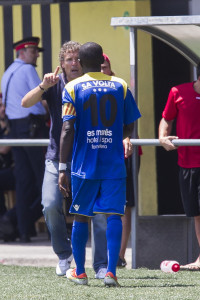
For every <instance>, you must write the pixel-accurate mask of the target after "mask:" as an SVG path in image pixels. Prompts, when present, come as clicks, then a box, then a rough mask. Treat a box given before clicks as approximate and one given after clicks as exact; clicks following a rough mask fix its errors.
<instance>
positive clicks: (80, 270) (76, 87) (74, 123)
mask: <svg viewBox="0 0 200 300" xmlns="http://www.w3.org/2000/svg"><path fill="white" fill-rule="evenodd" d="M79 58H80V64H81V66H82V68H83V73H84V75H83V76H81V77H79V78H77V79H75V80H73V81H71V82H70V83H68V84H67V85H66V86H65V88H64V90H63V127H62V132H61V139H60V163H59V172H60V174H59V188H60V190H61V192H62V193H63V195H64V196H67V195H68V193H69V183H68V178H67V176H66V173H65V171H66V161H67V160H68V156H69V155H70V153H71V150H72V147H73V155H72V169H71V174H72V198H73V201H72V205H71V207H70V213H72V214H74V215H75V221H74V224H73V229H72V248H73V255H74V259H75V263H76V269H74V270H71V269H70V270H68V271H67V274H66V275H67V278H68V279H69V280H71V281H73V282H75V283H77V284H87V283H88V278H87V275H86V273H85V248H86V243H87V240H88V217H92V216H94V215H95V214H98V213H101V214H106V215H107V232H106V236H107V249H108V268H107V274H106V276H105V278H104V283H105V285H107V286H118V285H119V284H118V281H117V277H116V265H117V261H118V257H119V251H120V245H121V235H122V222H121V216H122V215H123V214H124V209H125V200H126V169H125V164H124V150H123V143H122V140H123V138H126V137H128V136H130V135H131V133H132V131H133V126H134V121H135V120H137V119H138V118H139V117H140V116H141V115H140V112H139V110H138V108H137V105H136V103H135V101H134V99H133V96H132V94H131V92H130V91H129V90H128V88H127V84H126V82H125V81H124V80H123V79H121V78H118V77H114V76H108V75H105V74H103V73H101V64H102V63H103V61H104V57H103V50H102V47H101V46H100V45H98V44H96V43H93V42H89V43H85V44H84V45H82V46H81V47H80V50H79Z"/></svg>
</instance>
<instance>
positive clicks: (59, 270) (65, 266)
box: [56, 254, 73, 276]
mask: <svg viewBox="0 0 200 300" xmlns="http://www.w3.org/2000/svg"><path fill="white" fill-rule="evenodd" d="M72 259H73V255H72V254H71V255H70V256H69V257H68V258H67V259H59V262H58V264H57V267H56V274H57V275H58V276H64V275H65V274H66V272H67V270H69V268H70V264H71V262H72Z"/></svg>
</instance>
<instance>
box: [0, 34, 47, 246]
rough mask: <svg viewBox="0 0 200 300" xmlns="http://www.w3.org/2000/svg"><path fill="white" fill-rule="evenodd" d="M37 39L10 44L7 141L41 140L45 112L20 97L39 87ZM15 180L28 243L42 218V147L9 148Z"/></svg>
mask: <svg viewBox="0 0 200 300" xmlns="http://www.w3.org/2000/svg"><path fill="white" fill-rule="evenodd" d="M39 41H40V39H39V38H38V37H29V38H25V39H23V40H21V41H18V42H16V43H14V44H13V48H14V49H15V50H16V57H17V58H16V59H15V60H14V62H13V63H12V64H11V65H10V66H9V67H8V69H7V70H6V71H5V73H4V75H3V77H2V81H1V89H2V93H3V102H4V104H5V106H6V114H7V116H8V119H9V122H10V126H11V138H13V139H29V138H44V135H43V132H45V120H44V116H45V114H46V110H45V108H44V106H43V105H42V103H41V102H38V103H37V104H35V105H34V106H32V107H30V108H28V109H27V108H23V107H22V106H21V99H22V98H23V96H24V95H25V94H26V93H27V92H28V91H30V90H31V89H33V88H35V87H36V86H38V85H40V82H41V80H40V78H39V76H38V74H37V72H36V70H35V67H36V62H37V58H38V57H39V52H41V51H43V50H44V49H43V48H40V47H38V44H39ZM13 156H14V161H15V178H16V214H17V223H18V230H19V237H20V241H21V242H30V237H31V236H34V235H35V234H36V232H35V221H36V220H38V219H39V218H40V217H41V216H42V206H41V189H42V180H43V175H44V161H45V157H44V156H45V152H44V149H43V147H23V146H21V147H13Z"/></svg>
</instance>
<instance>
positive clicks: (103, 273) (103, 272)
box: [95, 268, 107, 279]
mask: <svg viewBox="0 0 200 300" xmlns="http://www.w3.org/2000/svg"><path fill="white" fill-rule="evenodd" d="M106 273H107V269H106V268H100V269H99V271H98V272H97V273H96V274H95V278H96V279H104V278H105V276H106Z"/></svg>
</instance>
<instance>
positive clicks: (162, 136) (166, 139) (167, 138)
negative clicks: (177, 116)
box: [158, 118, 178, 151]
mask: <svg viewBox="0 0 200 300" xmlns="http://www.w3.org/2000/svg"><path fill="white" fill-rule="evenodd" d="M172 125H173V120H170V121H167V120H165V119H164V118H162V119H161V121H160V124H159V132H158V134H159V141H160V144H161V145H162V146H163V147H164V148H165V150H167V151H171V150H176V149H177V147H176V146H174V144H173V143H172V142H171V141H172V140H174V139H178V137H177V136H172V135H170V133H171V131H172Z"/></svg>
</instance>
